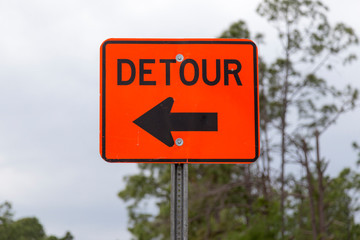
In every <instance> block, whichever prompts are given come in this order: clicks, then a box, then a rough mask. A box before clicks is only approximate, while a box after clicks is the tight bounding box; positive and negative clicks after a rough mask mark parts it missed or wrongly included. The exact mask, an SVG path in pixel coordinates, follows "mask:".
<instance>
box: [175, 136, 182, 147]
mask: <svg viewBox="0 0 360 240" xmlns="http://www.w3.org/2000/svg"><path fill="white" fill-rule="evenodd" d="M175 144H176V145H177V146H179V147H180V146H182V145H183V144H184V140H183V139H182V138H178V139H176V140H175Z"/></svg>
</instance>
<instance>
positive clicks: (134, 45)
mask: <svg viewBox="0 0 360 240" xmlns="http://www.w3.org/2000/svg"><path fill="white" fill-rule="evenodd" d="M258 99H259V98H258V69H257V48H256V45H255V44H254V43H253V42H252V41H250V40H240V39H231V40H229V39H108V40H106V41H105V42H104V43H103V44H102V45H101V50H100V154H101V156H102V158H103V159H105V160H106V161H109V162H148V163H249V162H253V161H255V160H256V159H257V157H258V155H259V107H258V105H259V100H258Z"/></svg>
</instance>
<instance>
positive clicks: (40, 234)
mask: <svg viewBox="0 0 360 240" xmlns="http://www.w3.org/2000/svg"><path fill="white" fill-rule="evenodd" d="M13 215H14V214H13V213H12V211H11V204H10V203H9V202H5V203H3V204H0V240H15V239H16V240H73V239H74V237H73V236H72V235H71V233H70V232H67V233H66V234H65V236H64V237H63V238H57V237H55V236H49V237H47V236H46V234H45V231H44V228H43V226H42V225H41V224H40V222H39V220H38V219H37V218H35V217H26V218H21V219H18V220H16V221H14V220H13Z"/></svg>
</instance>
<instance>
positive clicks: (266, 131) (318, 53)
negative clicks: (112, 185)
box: [119, 0, 359, 239]
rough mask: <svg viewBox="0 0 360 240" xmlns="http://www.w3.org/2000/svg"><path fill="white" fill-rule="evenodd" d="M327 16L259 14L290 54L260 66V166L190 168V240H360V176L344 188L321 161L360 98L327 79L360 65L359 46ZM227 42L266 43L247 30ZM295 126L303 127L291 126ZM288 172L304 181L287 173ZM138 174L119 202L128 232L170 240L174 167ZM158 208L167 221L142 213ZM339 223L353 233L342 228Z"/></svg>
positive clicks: (344, 180)
mask: <svg viewBox="0 0 360 240" xmlns="http://www.w3.org/2000/svg"><path fill="white" fill-rule="evenodd" d="M327 11H328V8H327V7H326V6H325V5H324V4H323V3H322V2H321V1H315V0H297V1H288V0H264V1H262V3H261V4H260V5H259V7H258V8H257V12H258V13H259V14H260V15H261V16H262V17H264V18H266V19H267V20H268V22H269V23H271V24H272V25H274V27H275V29H276V30H277V32H278V37H279V38H278V39H279V42H280V45H281V46H282V48H283V52H282V54H280V55H279V56H278V58H276V59H275V61H274V62H272V63H269V64H265V62H264V61H263V58H261V57H260V58H259V62H260V63H259V85H260V90H259V92H260V116H261V119H260V127H261V146H262V150H261V155H260V159H259V160H258V162H257V163H256V164H252V165H245V166H243V165H190V166H189V196H190V199H189V227H190V228H189V235H190V236H191V239H311V238H312V239H357V238H358V236H359V235H358V228H359V225H358V224H357V223H356V222H355V220H354V214H355V213H356V211H358V205H357V203H356V202H355V201H353V198H352V197H351V194H352V193H353V192H357V191H358V190H359V188H358V186H357V184H350V183H351V181H352V180H354V179H357V178H358V174H357V173H355V172H351V171H350V172H349V171H347V170H346V169H345V170H344V171H342V172H341V173H340V175H339V176H338V177H336V178H331V177H330V176H327V174H326V167H327V164H328V160H326V159H325V158H324V157H322V156H321V154H320V137H321V135H322V134H323V133H324V132H325V131H326V130H327V129H329V128H330V127H331V126H333V125H334V124H335V123H336V121H337V120H338V119H339V117H340V116H341V115H342V114H344V113H346V112H348V111H351V110H353V109H354V108H355V107H356V106H357V98H358V91H357V90H356V89H354V88H352V87H351V86H347V87H345V88H344V89H343V90H339V89H337V88H335V87H333V86H330V84H329V83H328V82H327V81H326V80H325V79H324V78H323V77H322V76H321V75H320V70H322V72H324V71H331V69H332V68H333V67H334V66H333V65H332V64H331V59H332V58H333V57H337V58H342V59H344V63H349V62H351V61H353V60H354V59H356V57H355V55H354V54H352V53H350V54H349V51H348V50H349V48H350V47H351V46H353V45H356V44H358V38H357V36H356V35H355V33H354V31H353V29H352V28H350V27H348V26H346V25H345V24H343V23H338V24H335V25H331V24H330V23H329V21H328V19H327ZM221 37H223V38H252V39H256V41H257V42H258V44H262V43H263V42H264V37H263V35H262V34H255V35H254V36H252V35H251V33H250V31H249V29H248V28H247V25H246V23H245V22H244V21H239V22H237V23H234V24H232V25H231V26H230V27H229V29H228V30H226V31H225V32H224V33H223V34H222V35H221ZM308 69H310V70H308ZM290 116H292V118H295V119H297V120H296V121H291V122H290V120H289V119H290ZM290 123H291V125H290ZM354 146H355V145H354ZM274 159H279V160H280V172H279V173H277V172H275V171H273V169H274V168H273V165H274ZM289 163H293V164H295V165H296V166H297V167H298V169H299V170H303V172H304V175H301V174H292V173H287V171H286V165H287V164H289ZM139 167H140V169H141V172H140V174H138V175H134V176H130V177H127V178H126V179H125V180H126V182H127V186H126V188H125V189H124V190H122V191H121V192H120V193H119V196H120V197H121V198H122V199H123V200H125V201H131V203H130V205H129V216H130V228H129V230H130V232H131V233H132V234H133V235H134V236H135V237H137V239H169V221H168V219H169V213H170V206H169V202H170V199H169V197H170V186H169V183H170V170H169V167H168V166H166V165H144V164H140V165H139ZM195 195H196V198H192V197H191V196H195ZM150 198H151V199H155V201H156V206H157V207H158V210H159V212H157V213H154V212H147V213H144V212H141V211H140V209H141V208H142V206H144V203H145V202H146V201H147V200H148V199H150ZM342 199H343V200H346V201H343V202H342ZM332 207H335V208H336V209H338V210H337V211H331V209H332ZM337 221H338V222H341V223H345V222H346V223H348V224H350V225H346V226H351V227H348V228H345V225H344V226H343V227H336V226H335V225H336V224H337V223H338V222H337ZM159 226H160V227H159ZM345 233H346V234H347V235H345Z"/></svg>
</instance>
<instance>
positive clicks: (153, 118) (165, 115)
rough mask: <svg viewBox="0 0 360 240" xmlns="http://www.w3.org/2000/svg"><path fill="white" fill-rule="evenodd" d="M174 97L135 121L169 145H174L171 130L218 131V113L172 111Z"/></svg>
mask: <svg viewBox="0 0 360 240" xmlns="http://www.w3.org/2000/svg"><path fill="white" fill-rule="evenodd" d="M173 104H174V99H173V98H172V97H169V98H167V99H165V100H164V101H162V102H161V103H159V104H158V105H156V106H155V107H153V108H152V109H150V110H149V111H148V112H146V113H145V114H143V115H142V116H140V117H139V118H138V119H136V120H135V121H134V123H135V124H136V125H138V126H139V127H141V128H142V129H144V130H145V131H147V132H148V133H150V134H151V135H152V136H153V137H155V138H157V139H158V140H160V141H161V142H163V143H164V144H166V145H167V146H169V147H172V146H173V145H174V139H173V137H172V135H171V131H217V130H218V121H217V113H171V112H170V111H171V108H172V106H173Z"/></svg>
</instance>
